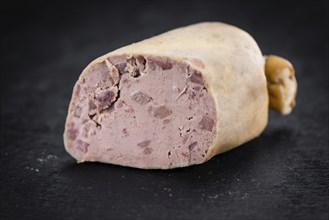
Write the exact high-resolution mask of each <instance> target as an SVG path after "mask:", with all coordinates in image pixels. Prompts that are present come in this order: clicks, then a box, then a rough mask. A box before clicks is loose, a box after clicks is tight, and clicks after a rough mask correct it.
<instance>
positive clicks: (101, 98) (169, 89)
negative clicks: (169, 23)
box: [64, 55, 216, 169]
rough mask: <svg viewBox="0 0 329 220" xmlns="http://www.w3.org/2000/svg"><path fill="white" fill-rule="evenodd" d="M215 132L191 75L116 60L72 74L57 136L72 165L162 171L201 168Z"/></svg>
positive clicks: (157, 64) (139, 59) (151, 60)
mask: <svg viewBox="0 0 329 220" xmlns="http://www.w3.org/2000/svg"><path fill="white" fill-rule="evenodd" d="M215 134H216V111H215V104H214V100H213V98H212V96H211V95H210V93H208V91H207V84H206V82H205V81H204V79H203V77H202V74H201V73H200V72H198V70H196V69H194V68H192V67H191V66H190V65H189V64H188V63H185V62H183V61H181V60H180V61H178V60H173V59H170V58H167V57H160V56H146V55H144V56H143V55H120V56H117V55H116V56H109V57H107V59H105V60H102V61H99V62H96V63H93V64H92V65H90V66H88V67H87V69H86V70H85V71H84V73H83V74H82V75H81V76H80V79H79V80H78V82H77V83H76V85H75V87H74V91H73V97H72V100H71V106H70V109H69V113H68V117H67V122H66V127H65V134H64V136H65V142H66V149H67V151H68V152H69V153H70V154H71V155H72V156H73V157H75V158H76V159H77V160H78V161H79V162H83V161H100V162H105V163H112V164H118V165H123V166H131V167H138V168H161V169H167V168H174V167H183V166H188V165H192V164H200V163H202V162H204V161H205V160H206V157H205V156H206V154H207V151H208V148H209V146H210V145H211V144H212V142H213V140H214V137H215Z"/></svg>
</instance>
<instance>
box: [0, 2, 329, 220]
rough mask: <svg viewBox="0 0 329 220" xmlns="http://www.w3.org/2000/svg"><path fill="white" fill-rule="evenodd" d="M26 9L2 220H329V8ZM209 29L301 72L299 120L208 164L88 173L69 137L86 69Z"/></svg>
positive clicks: (6, 139) (16, 51) (5, 132)
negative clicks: (178, 33)
mask: <svg viewBox="0 0 329 220" xmlns="http://www.w3.org/2000/svg"><path fill="white" fill-rule="evenodd" d="M15 4H16V5H11V6H5V5H4V6H2V7H1V9H0V11H1V13H0V14H1V15H0V16H1V21H2V23H4V26H3V27H2V30H3V31H2V35H1V52H2V53H1V61H0V62H1V148H0V176H1V178H0V198H1V200H0V210H1V212H0V218H1V219H13V218H17V219H18V218H22V217H24V218H25V219H28V218H29V219H36V218H38V219H41V218H48V219H62V218H89V219H96V218H98V219H104V218H108V217H109V216H115V217H116V219H125V218H134V219H154V218H155V217H156V218H158V219H173V218H174V217H177V218H180V219H222V218H226V219H328V210H327V208H328V200H329V198H328V188H329V187H328V183H329V168H328V166H329V162H328V40H327V39H328V28H327V27H328V3H314V2H303V3H297V2H288V3H283V2H282V3H273V2H272V3H271V2H269V3H261V2H246V3H239V2H234V3H229V2H223V3H216V2H199V3H198V2H194V3H186V4H185V3H179V4H178V5H176V3H174V2H166V3H163V4H162V5H161V6H160V5H149V4H148V3H147V2H146V3H145V2H143V3H139V4H137V3H129V4H128V3H125V4H122V5H114V6H113V5H111V4H110V3H109V4H105V3H104V2H103V3H98V4H97V3H93V4H91V5H87V4H86V3H79V4H76V3H68V4H65V6H61V5H48V6H47V5H43V4H41V3H37V2H34V3H31V4H29V5H19V4H18V3H15ZM58 11H60V13H58ZM122 11H124V14H129V15H131V16H124V15H123V13H122ZM277 12H280V13H277ZM132 16H133V19H132V18H131V17H132ZM205 20H219V21H223V22H227V23H232V24H234V25H237V26H240V27H242V28H243V29H245V30H247V31H248V32H249V33H250V34H251V35H252V36H253V37H255V39H256V40H257V42H258V43H259V45H260V48H261V49H262V51H263V53H264V54H268V53H274V54H275V53H276V54H278V55H281V56H283V57H286V58H288V59H289V60H290V61H291V62H292V63H293V64H294V66H295V69H296V77H297V80H298V83H299V88H298V89H299V92H298V97H297V107H296V109H295V110H294V111H293V113H292V114H291V115H290V116H288V117H281V116H279V115H278V114H276V113H271V114H270V122H269V125H268V127H267V129H266V130H265V132H264V133H263V134H262V135H261V136H260V137H259V138H257V139H255V140H253V141H251V142H249V143H247V144H245V145H243V146H241V147H239V148H237V149H235V150H232V151H230V152H227V153H225V154H222V155H219V156H217V157H215V158H213V159H212V160H211V161H209V162H207V163H205V164H203V165H200V166H193V167H189V168H184V169H177V170H169V171H147V170H138V169H131V168H124V167H119V166H113V165H105V164H99V163H86V164H76V163H75V161H74V160H73V159H72V158H71V157H70V156H69V155H68V154H67V153H66V152H65V150H64V146H63V138H62V133H63V129H64V122H65V117H66V113H67V112H66V111H67V107H68V104H69V100H70V96H71V92H72V87H73V85H74V83H75V81H76V79H77V78H78V76H79V74H80V72H81V70H82V69H81V68H83V67H84V66H85V65H86V64H88V63H89V62H90V61H91V60H92V59H93V58H95V57H98V56H99V55H102V54H104V53H106V52H108V51H111V50H113V49H115V48H118V47H120V46H123V45H126V44H128V43H131V42H133V41H139V40H141V39H144V38H147V37H150V36H153V35H155V34H158V33H161V32H163V31H165V30H169V29H172V28H174V27H178V26H183V25H186V24H189V23H194V22H198V21H205ZM8 21H11V22H10V23H8ZM108 150H111V149H108Z"/></svg>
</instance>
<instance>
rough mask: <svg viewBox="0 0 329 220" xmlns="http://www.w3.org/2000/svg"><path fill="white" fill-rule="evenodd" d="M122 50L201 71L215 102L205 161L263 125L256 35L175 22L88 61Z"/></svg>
mask: <svg viewBox="0 0 329 220" xmlns="http://www.w3.org/2000/svg"><path fill="white" fill-rule="evenodd" d="M122 54H131V55H146V56H159V57H169V58H171V59H174V60H177V61H182V62H187V63H189V64H190V65H191V66H192V67H194V68H195V69H197V70H199V71H200V72H201V73H202V75H203V77H204V80H205V82H206V88H207V90H208V92H209V93H210V94H211V95H212V97H213V99H214V102H215V107H216V135H215V138H214V141H213V143H212V144H211V146H210V147H209V150H208V153H207V155H206V157H205V161H206V160H208V159H210V158H211V157H213V156H214V155H216V154H218V153H222V152H225V151H228V150H230V149H232V148H235V147H238V146H239V145H241V144H243V143H245V142H247V141H249V140H251V139H253V138H255V137H257V136H259V135H260V133H261V132H262V131H263V130H264V128H265V126H266V125H267V121H268V108H269V107H268V106H269V97H268V92H267V83H266V78H265V73H264V62H265V61H264V58H263V55H262V53H261V51H260V49H259V47H258V45H257V43H256V42H255V40H254V39H253V38H252V37H251V36H250V35H249V34H248V33H247V32H245V31H243V30H241V29H239V28H237V27H234V26H231V25H228V24H224V23H220V22H205V23H199V24H194V25H190V26H186V27H183V28H178V29H175V30H172V31H169V32H166V33H163V34H161V35H158V36H155V37H152V38H149V39H146V40H143V41H141V42H138V43H134V44H131V45H128V46H125V47H122V48H120V49H117V50H115V51H113V52H110V53H108V54H106V55H104V56H101V57H99V58H98V59H96V60H94V61H93V62H92V63H90V64H89V66H90V65H93V64H94V63H96V62H100V61H103V60H105V59H106V58H107V57H109V56H113V55H122ZM87 68H88V67H87ZM87 68H86V69H87ZM64 139H65V137H64Z"/></svg>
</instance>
